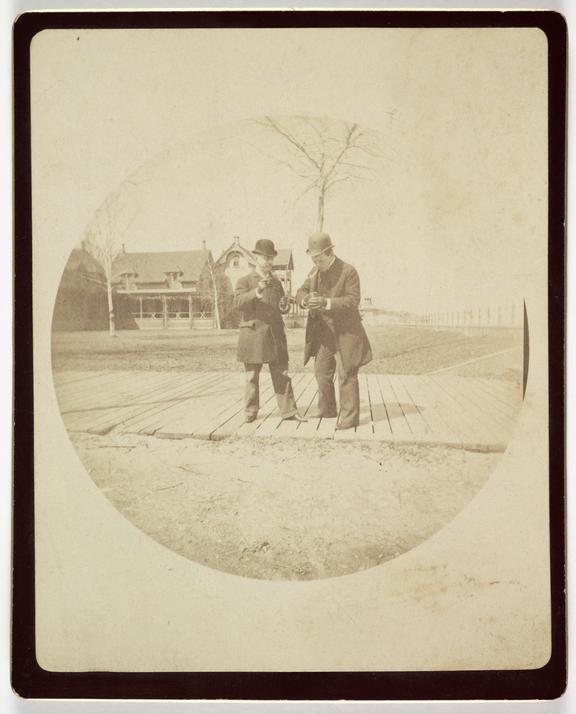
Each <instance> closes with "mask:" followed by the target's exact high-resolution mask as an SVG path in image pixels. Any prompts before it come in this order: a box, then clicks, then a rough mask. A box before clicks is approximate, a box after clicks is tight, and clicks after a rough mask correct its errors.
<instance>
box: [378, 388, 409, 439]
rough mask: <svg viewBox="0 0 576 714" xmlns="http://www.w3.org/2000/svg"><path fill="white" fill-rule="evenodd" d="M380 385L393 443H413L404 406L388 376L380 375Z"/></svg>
mask: <svg viewBox="0 0 576 714" xmlns="http://www.w3.org/2000/svg"><path fill="white" fill-rule="evenodd" d="M378 384H379V385H380V393H381V395H382V400H383V402H384V404H385V405H386V412H387V413H388V419H389V421H390V428H391V431H392V440H393V441H409V442H411V441H413V436H412V431H411V430H410V425H409V424H408V422H407V421H406V416H405V414H404V411H403V409H402V405H401V404H400V403H399V402H398V398H397V396H396V393H395V392H394V390H393V389H392V385H391V383H390V380H389V378H388V375H386V374H379V375H378Z"/></svg>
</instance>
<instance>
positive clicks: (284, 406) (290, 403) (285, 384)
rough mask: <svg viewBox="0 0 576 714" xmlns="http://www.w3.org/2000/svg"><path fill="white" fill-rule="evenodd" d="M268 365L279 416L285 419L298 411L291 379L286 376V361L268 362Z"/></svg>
mask: <svg viewBox="0 0 576 714" xmlns="http://www.w3.org/2000/svg"><path fill="white" fill-rule="evenodd" d="M269 367H270V376H271V377H272V384H273V386H274V393H275V394H276V401H277V402H278V408H279V410H280V416H281V417H282V418H283V419H286V418H288V417H291V416H293V415H294V414H296V412H297V411H298V407H297V406H296V400H295V399H294V391H293V389H292V380H291V379H290V377H289V376H288V363H287V362H270V364H269Z"/></svg>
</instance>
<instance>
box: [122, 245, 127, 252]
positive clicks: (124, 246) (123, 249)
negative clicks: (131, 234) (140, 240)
mask: <svg viewBox="0 0 576 714" xmlns="http://www.w3.org/2000/svg"><path fill="white" fill-rule="evenodd" d="M122 252H123V253H125V252H126V243H122Z"/></svg>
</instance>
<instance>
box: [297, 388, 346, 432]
mask: <svg viewBox="0 0 576 714" xmlns="http://www.w3.org/2000/svg"><path fill="white" fill-rule="evenodd" d="M311 384H312V385H313V386H312V387H310V389H311V391H312V390H313V392H314V394H313V396H312V399H311V401H310V404H309V405H308V410H307V416H308V421H307V422H306V423H305V424H300V426H299V427H298V428H297V429H296V431H295V432H294V436H295V437H296V438H297V439H331V438H332V437H333V435H334V427H335V426H336V419H320V418H319V417H311V416H310V413H311V412H314V411H316V410H317V409H318V383H317V381H316V377H315V376H313V380H312V383H311Z"/></svg>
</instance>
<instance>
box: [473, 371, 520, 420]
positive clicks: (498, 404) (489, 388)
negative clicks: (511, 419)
mask: <svg viewBox="0 0 576 714" xmlns="http://www.w3.org/2000/svg"><path fill="white" fill-rule="evenodd" d="M477 386H478V388H480V389H482V390H483V391H485V392H486V394H488V395H489V396H490V397H491V398H492V399H493V400H494V405H495V408H497V409H499V410H500V411H501V412H503V413H506V414H515V413H516V411H517V410H518V409H519V408H520V406H521V405H522V392H521V390H520V389H519V388H518V387H516V385H515V384H513V383H512V384H510V385H505V386H504V385H498V384H496V380H494V379H492V380H489V379H484V378H481V379H478V380H477Z"/></svg>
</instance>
